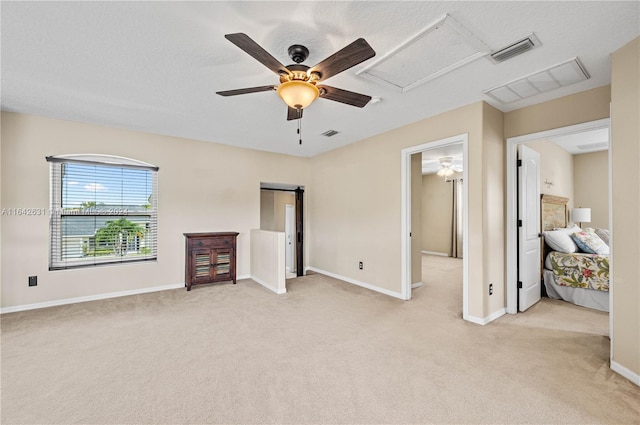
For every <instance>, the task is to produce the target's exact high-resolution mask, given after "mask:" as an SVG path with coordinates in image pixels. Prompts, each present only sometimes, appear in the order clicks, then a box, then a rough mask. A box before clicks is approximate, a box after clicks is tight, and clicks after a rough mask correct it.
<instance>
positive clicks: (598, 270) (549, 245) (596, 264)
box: [540, 195, 609, 312]
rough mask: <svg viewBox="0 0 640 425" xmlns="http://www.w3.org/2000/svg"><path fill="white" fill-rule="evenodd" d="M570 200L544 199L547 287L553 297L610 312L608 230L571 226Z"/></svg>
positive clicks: (545, 273)
mask: <svg viewBox="0 0 640 425" xmlns="http://www.w3.org/2000/svg"><path fill="white" fill-rule="evenodd" d="M568 201H569V199H568V198H564V197H560V196H551V195H542V198H541V202H540V208H541V214H540V217H541V221H542V223H541V224H542V230H543V238H542V240H543V242H542V244H543V259H544V260H543V264H542V266H543V267H542V280H543V283H544V285H543V288H544V290H545V291H546V295H547V296H548V297H549V298H554V299H559V300H564V301H567V302H570V303H572V304H576V305H579V306H582V307H588V308H593V309H597V310H600V311H607V312H608V311H609V248H608V231H606V229H597V230H595V229H584V230H583V229H580V228H579V227H577V226H575V225H573V224H571V225H569V226H568V223H567V202H568ZM599 234H600V235H601V236H599ZM594 235H595V236H594ZM605 239H606V240H605ZM585 241H587V242H585ZM585 251H587V252H585Z"/></svg>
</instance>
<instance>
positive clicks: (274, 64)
mask: <svg viewBox="0 0 640 425" xmlns="http://www.w3.org/2000/svg"><path fill="white" fill-rule="evenodd" d="M224 37H225V38H226V39H227V40H229V41H230V42H232V43H233V44H235V45H236V46H238V47H239V48H241V49H242V50H244V51H245V52H247V53H248V54H249V55H250V56H251V57H253V58H254V59H256V60H257V61H258V62H260V63H261V64H263V65H264V66H266V67H267V68H269V69H270V70H272V71H273V72H275V73H276V74H278V75H280V74H281V73H284V74H287V75H290V74H291V72H290V71H289V70H288V69H287V68H286V67H285V66H284V65H283V64H281V63H280V62H279V61H278V60H277V59H276V58H274V57H273V56H271V55H270V54H269V52H267V51H266V50H264V49H263V48H262V47H261V46H260V45H259V44H258V43H256V42H255V41H253V40H252V39H251V38H250V37H249V36H248V35H247V34H244V33H241V32H239V33H235V34H226V35H225V36H224Z"/></svg>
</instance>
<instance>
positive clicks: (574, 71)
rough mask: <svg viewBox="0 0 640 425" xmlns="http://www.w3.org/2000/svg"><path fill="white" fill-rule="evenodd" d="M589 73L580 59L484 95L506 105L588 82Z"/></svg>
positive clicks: (500, 86) (531, 75)
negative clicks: (581, 82)
mask: <svg viewBox="0 0 640 425" xmlns="http://www.w3.org/2000/svg"><path fill="white" fill-rule="evenodd" d="M589 78H590V77H589V73H588V72H587V70H586V69H584V66H583V65H582V63H581V62H580V60H579V59H578V58H572V59H569V60H568V61H565V62H562V63H560V64H558V65H554V66H552V67H550V68H546V69H543V70H541V71H538V72H536V73H533V74H529V75H526V76H524V77H522V78H518V79H517V80H513V81H510V82H508V83H506V84H502V85H499V86H497V87H493V88H491V89H489V90H485V91H484V92H483V93H484V94H486V95H488V96H491V97H492V98H494V99H495V100H497V101H498V102H500V103H502V104H504V105H506V104H509V103H511V102H516V101H518V100H522V99H526V98H528V97H532V96H537V95H539V94H541V93H546V92H548V91H551V90H555V89H559V88H560V87H566V86H569V85H571V84H575V83H578V82H580V81H585V80H588V79H589Z"/></svg>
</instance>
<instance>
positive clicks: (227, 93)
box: [216, 86, 277, 96]
mask: <svg viewBox="0 0 640 425" xmlns="http://www.w3.org/2000/svg"><path fill="white" fill-rule="evenodd" d="M276 89H277V87H276V86H260V87H248V88H246V89H237V90H225V91H217V92H216V94H219V95H220V96H237V95H239V94H248V93H257V92H261V91H270V90H276Z"/></svg>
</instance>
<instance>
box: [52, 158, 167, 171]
mask: <svg viewBox="0 0 640 425" xmlns="http://www.w3.org/2000/svg"><path fill="white" fill-rule="evenodd" d="M46 159H47V161H49V162H80V163H83V164H96V165H111V166H120V167H131V168H141V169H145V170H153V171H158V169H159V168H158V167H157V166H155V165H152V164H149V163H147V162H143V161H139V160H137V159H132V158H126V157H124V156H115V155H102V154H71V155H55V156H48V157H46Z"/></svg>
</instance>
